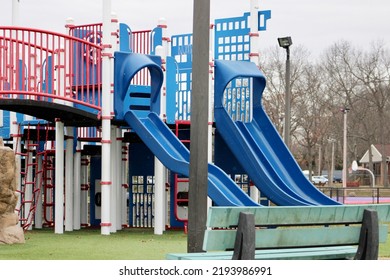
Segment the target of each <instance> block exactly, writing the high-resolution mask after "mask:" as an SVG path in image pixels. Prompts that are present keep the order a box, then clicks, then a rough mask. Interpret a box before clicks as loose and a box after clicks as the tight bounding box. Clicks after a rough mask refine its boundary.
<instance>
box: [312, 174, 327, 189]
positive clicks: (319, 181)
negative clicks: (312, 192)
mask: <svg viewBox="0 0 390 280" xmlns="http://www.w3.org/2000/svg"><path fill="white" fill-rule="evenodd" d="M311 181H312V183H313V184H314V185H320V186H323V185H325V184H326V183H328V178H326V177H325V176H322V175H321V176H311Z"/></svg>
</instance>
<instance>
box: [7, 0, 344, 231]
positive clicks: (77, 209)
mask: <svg viewBox="0 0 390 280" xmlns="http://www.w3.org/2000/svg"><path fill="white" fill-rule="evenodd" d="M256 2H257V1H255V0H252V1H251V11H250V12H249V13H245V14H244V15H242V16H239V17H235V18H228V19H217V20H215V22H214V24H212V25H211V26H212V29H211V33H212V34H213V35H212V37H213V42H214V44H213V46H214V47H213V49H212V50H211V53H212V54H213V57H212V58H211V59H210V80H213V79H216V80H218V82H216V83H215V85H216V86H215V88H214V95H215V101H214V102H212V101H210V102H209V103H210V108H209V110H210V111H214V112H215V116H214V118H215V119H210V122H209V123H210V124H209V126H210V130H209V131H210V137H211V131H212V127H213V126H215V127H216V129H215V139H214V154H213V155H212V154H211V151H212V150H213V149H212V147H211V146H209V147H208V151H209V153H210V162H211V158H212V157H214V164H211V163H210V164H209V197H210V198H211V200H212V201H213V203H214V204H215V205H224V206H238V205H241V206H250V205H258V204H266V205H268V203H269V202H270V201H271V202H273V203H275V204H278V205H323V204H337V203H336V202H335V201H333V200H331V199H329V198H328V197H326V196H325V195H323V194H322V193H321V192H319V191H318V190H317V189H316V188H315V187H314V186H312V185H311V184H310V182H308V181H307V180H306V179H305V178H304V175H303V174H300V170H299V167H298V166H297V164H296V162H295V161H294V159H293V157H292V155H291V154H290V153H289V151H288V150H287V148H286V147H285V146H284V144H283V143H282V141H281V140H280V137H279V135H277V132H276V131H275V129H274V128H273V126H272V124H271V122H270V121H269V119H268V117H267V116H266V114H265V112H264V110H263V108H262V106H261V94H262V91H263V89H264V86H265V79H264V77H263V75H262V74H261V72H260V71H258V69H257V67H256V64H257V59H258V58H257V56H258V52H257V50H258V39H259V31H263V30H266V23H267V20H268V19H269V18H270V16H271V13H270V11H259V10H258V8H257V5H256ZM66 28H67V34H59V33H54V32H49V31H43V30H35V29H30V28H22V27H0V109H2V110H4V111H3V128H2V129H1V130H0V132H1V136H2V137H3V138H4V139H5V140H6V143H7V144H8V145H10V146H12V147H13V149H14V151H15V153H16V155H17V161H18V164H19V166H20V167H21V168H20V177H19V185H18V192H19V193H20V198H19V202H18V206H17V209H18V214H19V217H20V222H21V225H22V226H23V227H24V228H25V229H26V230H27V229H32V228H33V227H35V228H41V227H43V226H54V230H55V232H56V233H63V230H64V228H65V231H72V230H77V229H80V228H81V227H82V226H90V225H91V226H101V228H102V234H108V233H109V232H115V231H117V230H120V229H122V227H126V226H131V227H154V228H155V232H156V233H158V234H160V233H162V231H163V230H164V229H165V227H166V225H169V226H170V227H185V224H186V221H187V217H188V213H187V209H188V208H187V205H188V176H189V174H188V166H189V149H188V148H189V144H190V143H189V129H190V123H191V122H190V116H191V104H190V100H191V65H192V34H181V35H173V36H171V37H168V36H167V28H168V26H167V24H166V22H165V21H163V20H161V21H160V22H159V24H158V26H157V27H156V28H154V29H153V30H144V31H132V30H131V28H130V27H129V26H127V25H126V24H124V23H119V21H118V19H117V18H115V17H111V18H105V19H104V22H103V23H102V24H91V25H82V26H77V25H74V24H73V23H72V22H71V21H68V22H67V25H66ZM105 34H109V36H105ZM224 60H238V61H246V62H245V64H242V65H241V64H238V65H239V66H240V67H239V68H238V69H239V70H240V71H239V72H236V73H234V74H233V75H232V74H231V73H230V72H229V71H226V69H229V65H228V64H226V63H224V62H223V61H224ZM114 61H115V65H114ZM214 61H215V65H214ZM249 61H252V63H249ZM218 65H219V66H218ZM214 66H215V68H214ZM248 69H249V70H248ZM214 70H215V72H214ZM213 103H214V105H213ZM210 115H211V116H212V115H213V114H210ZM214 121H215V122H214ZM209 142H210V143H211V141H209ZM258 143H260V144H258ZM281 159H283V160H287V161H288V162H287V163H286V162H281ZM227 174H229V175H227ZM300 175H302V176H300ZM250 182H253V184H250ZM104 192H105V193H107V192H109V196H107V195H103V193H104ZM107 197H109V198H110V200H109V201H107V200H104V198H107ZM102 198H103V200H102Z"/></svg>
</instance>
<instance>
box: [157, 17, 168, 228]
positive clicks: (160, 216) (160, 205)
mask: <svg viewBox="0 0 390 280" xmlns="http://www.w3.org/2000/svg"><path fill="white" fill-rule="evenodd" d="M159 24H160V25H162V24H163V23H162V22H161V20H160V22H159ZM164 24H165V23H164ZM156 55H159V56H161V60H162V63H164V64H165V59H166V55H165V50H164V48H163V47H162V46H157V47H156ZM165 84H166V81H165V77H164V80H163V85H162V92H161V98H160V118H162V119H163V118H164V117H165V118H166V101H165V100H166V96H165ZM165 182H166V179H165V168H164V165H163V164H162V163H161V162H160V161H159V160H158V158H157V157H154V202H155V204H154V234H156V235H161V234H163V232H164V230H165V211H164V209H165V207H164V205H165Z"/></svg>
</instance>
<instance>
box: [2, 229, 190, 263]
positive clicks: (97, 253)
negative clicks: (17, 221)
mask: <svg viewBox="0 0 390 280" xmlns="http://www.w3.org/2000/svg"><path fill="white" fill-rule="evenodd" d="M25 239H26V243H25V244H13V245H0V259H1V260H162V259H165V255H166V254H167V253H172V252H178V253H180V252H186V250H187V235H185V234H184V233H183V231H173V230H171V231H166V233H164V234H163V235H154V234H153V230H152V229H125V230H122V231H118V232H117V233H112V234H110V235H104V236H103V235H101V234H100V230H98V229H83V230H80V231H73V232H65V233H64V234H54V231H53V229H42V230H33V231H28V232H26V233H25Z"/></svg>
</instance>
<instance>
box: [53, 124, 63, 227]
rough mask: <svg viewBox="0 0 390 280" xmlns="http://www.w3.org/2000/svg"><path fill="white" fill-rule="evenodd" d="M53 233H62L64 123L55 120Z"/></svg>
mask: <svg viewBox="0 0 390 280" xmlns="http://www.w3.org/2000/svg"><path fill="white" fill-rule="evenodd" d="M55 147H56V151H55V175H56V176H55V208H54V213H55V221H54V233H58V234H63V233H64V123H63V122H61V121H60V120H58V119H57V120H56V145H55Z"/></svg>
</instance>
